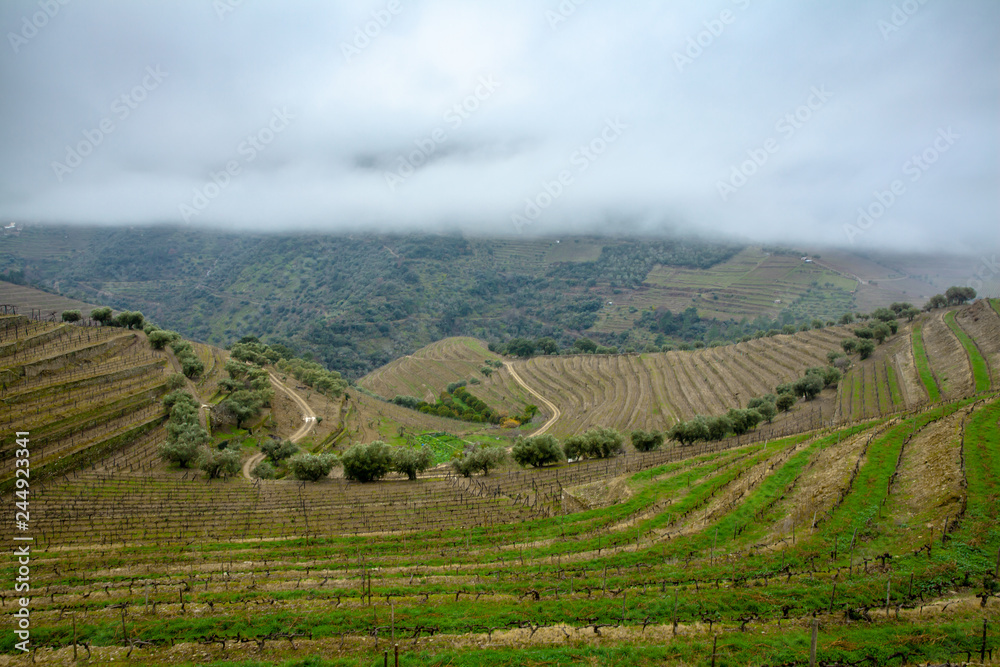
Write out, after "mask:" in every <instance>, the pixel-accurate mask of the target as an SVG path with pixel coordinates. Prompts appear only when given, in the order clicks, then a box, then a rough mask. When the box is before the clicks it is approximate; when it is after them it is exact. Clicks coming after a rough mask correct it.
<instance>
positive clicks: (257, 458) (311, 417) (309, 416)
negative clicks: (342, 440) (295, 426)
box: [243, 371, 316, 481]
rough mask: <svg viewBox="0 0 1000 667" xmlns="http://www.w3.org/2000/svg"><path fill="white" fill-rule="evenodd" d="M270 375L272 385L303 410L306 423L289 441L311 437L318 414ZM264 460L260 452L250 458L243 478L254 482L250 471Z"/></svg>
mask: <svg viewBox="0 0 1000 667" xmlns="http://www.w3.org/2000/svg"><path fill="white" fill-rule="evenodd" d="M268 375H269V376H270V377H271V384H273V385H274V386H276V387H277V388H278V389H280V390H281V391H283V392H285V393H286V394H288V397H289V398H290V399H292V400H293V401H294V402H295V404H296V405H298V406H299V408H300V409H301V410H302V421H303V422H304V423H303V424H302V426H301V427H299V430H297V431H296V432H295V433H293V434H292V435H290V436H289V437H288V439H289V440H291V441H292V442H295V443H297V442H299V441H300V440H302V438H304V437H306V436H307V435H309V432H310V431H312V430H313V428H315V427H316V413H315V412H313V409H312V408H311V407H309V404H308V403H306V400H305V399H304V398H302V397H301V396H299V395H298V394H296V393H295V392H294V391H292V390H291V389H289V388H288V387H287V386H285V384H284V383H283V382H282V381H281V380H279V379H278V378H277V377H275V375H274V373H271V372H270V371H269V372H268ZM263 460H264V454H263V453H260V452H258V453H257V454H254V455H253V456H251V457H250V458H248V459H247V460H246V462H244V464H243V476H244V477H246V478H247V479H249V480H251V481H252V480H253V477H251V476H250V471H251V470H253V469H254V467H255V466H256V465H257V464H258V463H260V462H261V461H263Z"/></svg>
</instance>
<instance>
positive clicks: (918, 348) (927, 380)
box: [913, 324, 941, 403]
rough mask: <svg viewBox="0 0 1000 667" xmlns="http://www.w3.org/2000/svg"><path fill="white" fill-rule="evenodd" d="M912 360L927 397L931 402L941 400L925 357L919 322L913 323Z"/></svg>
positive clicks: (925, 352) (925, 351)
mask: <svg viewBox="0 0 1000 667" xmlns="http://www.w3.org/2000/svg"><path fill="white" fill-rule="evenodd" d="M913 361H914V364H915V365H916V367H917V374H918V375H919V376H920V381H921V382H922V383H923V385H924V389H925V390H926V391H927V397H928V398H929V399H930V401H931V402H932V403H936V402H937V401H940V400H941V391H940V389H938V384H937V380H935V379H934V373H932V372H931V364H930V360H928V358H927V350H925V349H924V338H923V334H922V333H921V326H920V325H919V324H914V325H913Z"/></svg>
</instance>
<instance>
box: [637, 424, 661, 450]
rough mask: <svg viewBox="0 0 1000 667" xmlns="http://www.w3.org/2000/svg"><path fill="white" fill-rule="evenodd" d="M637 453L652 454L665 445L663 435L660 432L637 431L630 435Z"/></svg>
mask: <svg viewBox="0 0 1000 667" xmlns="http://www.w3.org/2000/svg"><path fill="white" fill-rule="evenodd" d="M629 439H630V440H631V441H632V446H633V447H635V450H636V451H637V452H652V451H654V450H657V449H659V448H660V447H661V446H662V445H663V434H662V433H660V432H658V431H643V430H641V429H636V430H635V431H632V433H631V434H630V435H629Z"/></svg>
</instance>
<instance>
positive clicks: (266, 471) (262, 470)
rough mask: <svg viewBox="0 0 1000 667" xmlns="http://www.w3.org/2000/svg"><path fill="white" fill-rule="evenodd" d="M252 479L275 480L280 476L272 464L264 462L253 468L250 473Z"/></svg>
mask: <svg viewBox="0 0 1000 667" xmlns="http://www.w3.org/2000/svg"><path fill="white" fill-rule="evenodd" d="M250 475H251V476H252V477H256V478H257V479H274V478H275V477H277V476H278V471H277V470H275V468H274V466H273V465H271V464H270V462H268V461H266V460H264V461H261V462H260V463H258V464H257V465H255V466H254V467H253V470H251V471H250Z"/></svg>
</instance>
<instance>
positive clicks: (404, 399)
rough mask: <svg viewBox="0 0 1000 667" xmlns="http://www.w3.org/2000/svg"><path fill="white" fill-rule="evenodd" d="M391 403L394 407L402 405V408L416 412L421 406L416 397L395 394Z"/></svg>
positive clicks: (421, 402)
mask: <svg viewBox="0 0 1000 667" xmlns="http://www.w3.org/2000/svg"><path fill="white" fill-rule="evenodd" d="M392 402H393V403H395V404H396V405H402V406H403V407H404V408H410V409H411V410H416V409H417V408H419V407H420V406H421V405H422V404H423V401H421V400H420V399H419V398H417V397H416V396H403V395H401V394H396V396H395V397H393V399H392Z"/></svg>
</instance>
